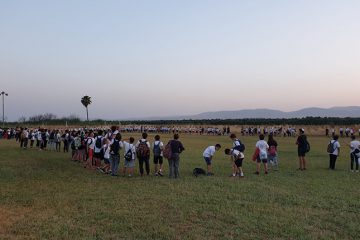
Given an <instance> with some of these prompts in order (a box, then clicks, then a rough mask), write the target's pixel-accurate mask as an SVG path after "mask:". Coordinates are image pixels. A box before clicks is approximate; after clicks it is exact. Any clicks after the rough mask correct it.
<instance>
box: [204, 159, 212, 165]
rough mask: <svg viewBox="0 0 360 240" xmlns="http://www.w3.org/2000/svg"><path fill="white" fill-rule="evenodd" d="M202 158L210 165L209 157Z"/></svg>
mask: <svg viewBox="0 0 360 240" xmlns="http://www.w3.org/2000/svg"><path fill="white" fill-rule="evenodd" d="M204 160H205V162H206V165H208V166H209V165H211V158H209V157H204Z"/></svg>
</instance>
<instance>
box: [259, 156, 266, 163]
mask: <svg viewBox="0 0 360 240" xmlns="http://www.w3.org/2000/svg"><path fill="white" fill-rule="evenodd" d="M256 162H257V163H267V162H268V160H267V159H261V158H260V157H257V159H256Z"/></svg>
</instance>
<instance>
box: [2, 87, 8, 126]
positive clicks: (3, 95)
mask: <svg viewBox="0 0 360 240" xmlns="http://www.w3.org/2000/svg"><path fill="white" fill-rule="evenodd" d="M0 95H1V96H2V105H3V106H2V107H3V109H2V110H3V119H2V120H3V128H4V127H5V96H6V97H7V96H9V94H8V93H6V92H4V91H2V92H1V93H0Z"/></svg>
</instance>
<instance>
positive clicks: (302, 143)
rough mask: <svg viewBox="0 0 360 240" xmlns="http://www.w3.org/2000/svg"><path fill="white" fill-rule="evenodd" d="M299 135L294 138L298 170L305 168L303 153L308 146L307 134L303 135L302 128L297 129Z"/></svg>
mask: <svg viewBox="0 0 360 240" xmlns="http://www.w3.org/2000/svg"><path fill="white" fill-rule="evenodd" d="M299 131H300V135H299V136H298V138H297V140H296V145H297V146H298V157H299V169H298V170H300V171H305V170H306V159H305V155H306V152H307V148H308V141H307V136H306V135H305V130H304V129H303V128H301V129H299Z"/></svg>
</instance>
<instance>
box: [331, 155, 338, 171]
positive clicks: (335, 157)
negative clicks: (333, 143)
mask: <svg viewBox="0 0 360 240" xmlns="http://www.w3.org/2000/svg"><path fill="white" fill-rule="evenodd" d="M337 157H338V156H337V155H334V160H333V165H332V169H333V170H335V165H336V160H337Z"/></svg>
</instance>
